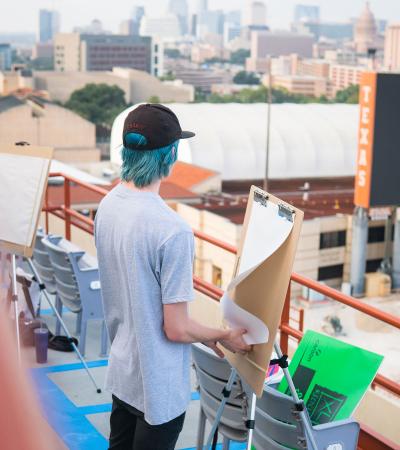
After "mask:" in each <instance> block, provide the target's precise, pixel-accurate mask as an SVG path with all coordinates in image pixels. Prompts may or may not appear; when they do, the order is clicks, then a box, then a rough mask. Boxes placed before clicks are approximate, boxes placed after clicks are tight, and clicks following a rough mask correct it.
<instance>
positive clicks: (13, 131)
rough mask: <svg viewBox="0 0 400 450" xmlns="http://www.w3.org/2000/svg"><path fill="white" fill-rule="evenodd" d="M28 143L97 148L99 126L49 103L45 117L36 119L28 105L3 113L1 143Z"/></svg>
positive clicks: (1, 115)
mask: <svg viewBox="0 0 400 450" xmlns="http://www.w3.org/2000/svg"><path fill="white" fill-rule="evenodd" d="M21 140H24V141H27V142H29V143H30V144H31V145H47V146H52V147H56V148H57V147H61V148H63V149H68V148H78V149H79V148H81V149H95V147H96V134H95V126H94V124H92V123H91V122H89V121H87V120H85V119H83V118H82V117H80V116H78V114H75V113H74V112H72V111H70V110H68V109H65V108H62V107H60V106H57V105H52V104H48V103H46V105H45V108H44V111H43V117H40V118H34V117H32V109H31V107H30V106H29V105H27V104H24V105H21V106H17V107H14V108H10V109H8V110H6V111H4V112H2V113H1V114H0V143H1V144H14V143H15V142H16V141H21Z"/></svg>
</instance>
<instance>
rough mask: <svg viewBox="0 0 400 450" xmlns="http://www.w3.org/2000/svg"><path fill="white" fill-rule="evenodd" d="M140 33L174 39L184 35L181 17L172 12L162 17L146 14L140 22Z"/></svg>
mask: <svg viewBox="0 0 400 450" xmlns="http://www.w3.org/2000/svg"><path fill="white" fill-rule="evenodd" d="M139 34H140V35H141V36H151V37H156V38H159V39H163V40H166V41H168V40H169V41H174V40H176V39H178V38H180V37H181V36H182V32H181V25H180V21H179V17H178V16H176V15H175V14H171V13H168V14H165V15H163V16H160V17H149V16H148V15H145V16H143V17H142V20H141V22H140V29H139Z"/></svg>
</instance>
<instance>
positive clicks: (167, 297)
mask: <svg viewBox="0 0 400 450" xmlns="http://www.w3.org/2000/svg"><path fill="white" fill-rule="evenodd" d="M159 257H160V285H161V299H162V302H163V304H170V303H179V302H187V301H191V300H194V290H193V258H194V238H193V234H192V233H191V232H186V231H185V232H182V233H178V234H175V235H173V236H172V237H170V238H169V239H168V240H167V241H166V242H165V243H164V244H163V245H162V246H161V248H160V255H159Z"/></svg>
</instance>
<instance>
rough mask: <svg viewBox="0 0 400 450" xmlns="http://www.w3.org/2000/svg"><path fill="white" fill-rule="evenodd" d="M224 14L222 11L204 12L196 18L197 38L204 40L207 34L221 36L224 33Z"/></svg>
mask: <svg viewBox="0 0 400 450" xmlns="http://www.w3.org/2000/svg"><path fill="white" fill-rule="evenodd" d="M224 20H225V18H224V12H223V11H222V10H214V11H204V12H202V13H201V14H199V15H198V16H197V30H196V34H197V37H198V38H200V39H204V38H205V37H206V36H207V35H209V34H214V35H215V34H217V35H220V36H222V35H223V33H224Z"/></svg>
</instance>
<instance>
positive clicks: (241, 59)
mask: <svg viewBox="0 0 400 450" xmlns="http://www.w3.org/2000/svg"><path fill="white" fill-rule="evenodd" d="M249 56H250V50H246V49H245V48H239V50H236V51H234V52H232V53H231V59H230V63H231V64H238V65H240V66H244V63H245V62H246V58H248V57H249Z"/></svg>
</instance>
